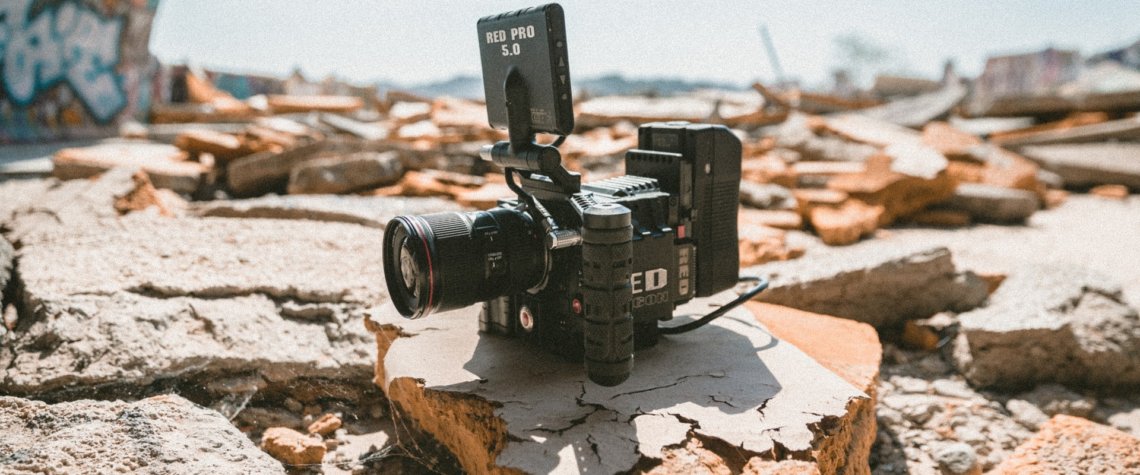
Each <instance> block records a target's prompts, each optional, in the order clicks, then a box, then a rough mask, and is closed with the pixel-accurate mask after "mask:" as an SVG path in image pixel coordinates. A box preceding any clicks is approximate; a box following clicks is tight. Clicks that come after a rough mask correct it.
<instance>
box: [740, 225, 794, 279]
mask: <svg viewBox="0 0 1140 475" xmlns="http://www.w3.org/2000/svg"><path fill="white" fill-rule="evenodd" d="M789 213H790V212H789ZM792 215H794V216H796V217H797V218H798V217H799V215H796V214H795V213H792ZM785 234H786V233H785V232H784V231H782V230H779V229H776V228H771V227H768V226H765V225H763V224H757V223H751V222H746V221H744V218H743V217H742V218H741V222H740V224H739V237H740V265H741V266H752V265H757V264H763V263H765V262H772V261H786V260H788V259H795V258H797V257H800V256H802V255H803V254H804V249H803V248H802V247H795V246H788V244H787V240H786V239H785V237H786V236H785Z"/></svg>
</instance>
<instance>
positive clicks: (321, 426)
mask: <svg viewBox="0 0 1140 475" xmlns="http://www.w3.org/2000/svg"><path fill="white" fill-rule="evenodd" d="M340 425H341V421H340V418H339V417H337V416H336V414H325V415H323V416H321V418H320V419H317V420H315V421H313V423H312V424H309V433H310V434H318V435H323V436H328V435H330V434H332V433H333V432H336V430H337V429H340Z"/></svg>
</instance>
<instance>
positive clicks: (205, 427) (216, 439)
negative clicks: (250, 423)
mask: <svg viewBox="0 0 1140 475" xmlns="http://www.w3.org/2000/svg"><path fill="white" fill-rule="evenodd" d="M0 426H2V427H4V439H3V440H4V441H3V442H2V443H0V445H2V446H3V447H4V448H3V451H4V456H3V457H0V472H4V473H11V474H33V473H51V472H98V473H112V472H155V473H158V472H161V473H170V474H195V473H249V474H281V473H285V471H284V469H283V468H282V467H281V464H280V463H278V462H277V461H275V460H273V459H272V458H271V457H269V455H267V454H265V453H264V452H262V451H260V450H258V449H257V447H256V446H254V445H253V443H252V442H250V440H249V438H247V437H246V436H245V435H244V434H242V433H241V432H239V431H238V430H237V428H235V427H234V426H233V425H231V424H230V422H229V421H228V420H226V418H225V417H222V415H221V414H218V413H217V412H214V411H212V410H209V409H205V408H202V407H200V406H197V405H195V404H194V403H192V402H190V401H187V400H185V399H183V398H181V397H179V396H176V395H164V396H156V397H151V398H147V399H143V400H141V401H136V402H122V401H90V400H84V401H75V402H65V403H59V404H45V403H43V402H40V401H29V400H26V399H19V398H14V397H4V396H0Z"/></svg>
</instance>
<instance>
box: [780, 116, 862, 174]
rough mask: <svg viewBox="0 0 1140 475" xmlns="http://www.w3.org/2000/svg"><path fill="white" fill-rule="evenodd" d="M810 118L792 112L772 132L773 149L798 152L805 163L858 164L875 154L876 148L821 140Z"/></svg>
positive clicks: (831, 139)
mask: <svg viewBox="0 0 1140 475" xmlns="http://www.w3.org/2000/svg"><path fill="white" fill-rule="evenodd" d="M810 120H813V119H812V118H811V117H809V116H807V115H804V114H799V113H795V114H792V115H790V116H788V120H786V121H784V123H783V124H780V126H779V127H776V129H775V137H776V146H778V147H782V148H786V149H791V150H794V151H796V152H798V153H799V154H800V155H801V156H802V157H803V158H804V159H805V160H832V161H853V162H862V161H864V160H866V159H867V158H869V157H871V156H872V155H874V154H876V153H878V151H879V149H878V147H875V146H873V145H867V144H864V143H855V142H851V141H848V140H844V139H841V138H837V137H821V136H818V135H816V134H815V132H813V131H812V128H811V127H809V125H808V122H809V121H810Z"/></svg>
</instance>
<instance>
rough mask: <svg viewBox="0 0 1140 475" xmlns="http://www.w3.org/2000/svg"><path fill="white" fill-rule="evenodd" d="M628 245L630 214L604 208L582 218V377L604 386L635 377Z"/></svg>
mask: <svg viewBox="0 0 1140 475" xmlns="http://www.w3.org/2000/svg"><path fill="white" fill-rule="evenodd" d="M632 240H633V226H632V220H631V216H630V210H629V209H628V208H626V207H624V206H621V205H619V204H615V203H602V204H597V205H594V206H591V207H589V208H587V209H586V210H585V212H583V215H582V286H581V289H582V300H583V304H584V307H585V311H584V314H585V321H584V322H583V337H584V338H583V340H584V345H585V362H586V374H587V375H588V376H589V377H590V380H591V381H593V382H595V383H597V384H600V385H602V386H616V385H618V384H621V382H622V381H625V380H626V379H627V378H629V374H630V372H632V371H633V314H632V312H631V308H630V303H631V301H632V300H633V288H632V287H631V286H630V283H629V275H630V269H631V267H632V263H633V241H632Z"/></svg>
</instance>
